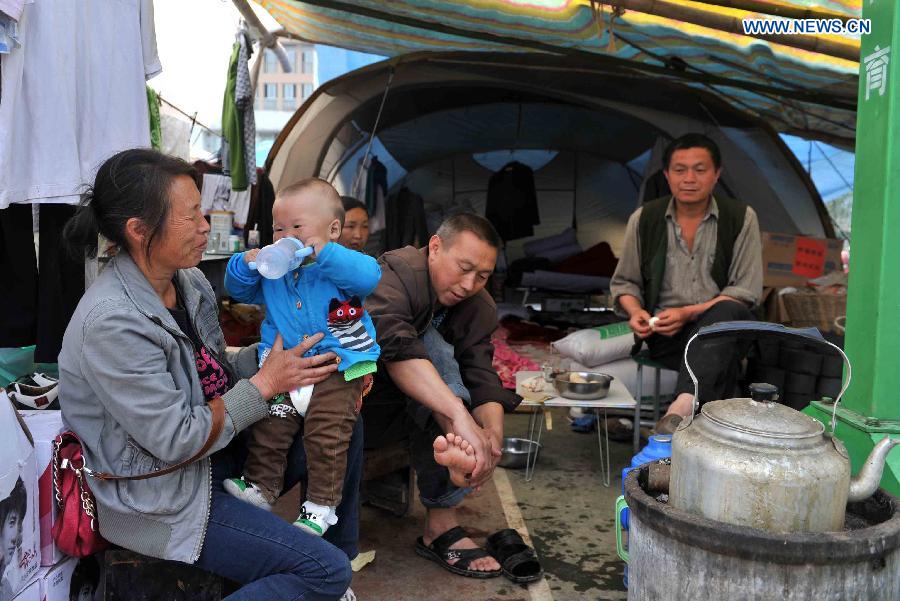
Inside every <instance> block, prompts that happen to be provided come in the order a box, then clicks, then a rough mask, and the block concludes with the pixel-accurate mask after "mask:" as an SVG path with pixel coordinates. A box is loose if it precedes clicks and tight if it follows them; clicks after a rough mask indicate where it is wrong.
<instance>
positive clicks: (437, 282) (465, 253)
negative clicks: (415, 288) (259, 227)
mask: <svg viewBox="0 0 900 601" xmlns="http://www.w3.org/2000/svg"><path fill="white" fill-rule="evenodd" d="M496 263H497V249H495V248H494V247H492V246H491V245H490V244H488V243H487V242H485V241H484V240H482V239H480V238H479V237H478V236H476V235H475V234H473V233H472V232H465V231H464V232H460V233H459V234H457V235H456V236H455V237H454V239H453V243H452V244H450V245H447V244H446V243H445V242H444V241H443V240H441V238H439V237H438V236H432V237H431V240H430V241H429V242H428V274H429V276H430V277H431V286H432V287H433V288H434V291H435V293H437V297H438V302H439V303H441V304H442V305H443V306H445V307H452V306H453V305H455V304H457V303H458V302H460V301H463V300H465V299H467V298H469V297H470V296H472V295H474V294H475V293H477V292H478V291H479V290H481V289H482V288H484V285H485V284H487V281H488V278H489V277H490V276H491V273H493V272H494V265H496Z"/></svg>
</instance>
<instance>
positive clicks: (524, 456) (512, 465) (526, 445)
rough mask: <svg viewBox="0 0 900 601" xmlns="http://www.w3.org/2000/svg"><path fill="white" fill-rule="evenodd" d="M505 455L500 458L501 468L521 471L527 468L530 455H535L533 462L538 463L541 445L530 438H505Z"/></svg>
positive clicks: (503, 450)
mask: <svg viewBox="0 0 900 601" xmlns="http://www.w3.org/2000/svg"><path fill="white" fill-rule="evenodd" d="M502 452H503V454H502V455H501V456H500V462H499V463H498V464H497V465H499V466H500V467H505V468H509V469H514V470H520V469H522V468H525V467H527V464H528V455H529V454H531V455H533V456H532V458H531V461H532V462H535V463H536V462H537V458H538V455H539V454H540V452H541V445H540V444H539V443H537V442H535V441H533V440H529V439H528V438H504V439H503V449H502Z"/></svg>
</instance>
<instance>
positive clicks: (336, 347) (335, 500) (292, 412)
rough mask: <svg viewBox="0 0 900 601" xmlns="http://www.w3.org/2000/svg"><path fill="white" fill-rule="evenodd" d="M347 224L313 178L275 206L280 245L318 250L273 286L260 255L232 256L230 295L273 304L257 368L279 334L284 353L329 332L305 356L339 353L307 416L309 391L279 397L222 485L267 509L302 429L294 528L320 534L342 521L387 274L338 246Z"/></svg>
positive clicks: (328, 189)
mask: <svg viewBox="0 0 900 601" xmlns="http://www.w3.org/2000/svg"><path fill="white" fill-rule="evenodd" d="M343 219H344V209H343V206H342V204H341V197H340V196H339V195H338V193H337V191H336V190H335V189H334V188H333V187H332V186H331V185H330V184H329V183H327V182H325V181H324V180H320V179H315V178H312V179H306V180H303V181H300V182H297V183H296V184H293V185H291V186H288V187H287V188H285V189H283V190H281V191H280V192H279V193H278V195H277V196H276V198H275V204H274V205H273V206H272V221H273V229H274V239H275V241H278V240H280V239H281V238H284V237H293V238H296V239H298V240H300V241H302V242H303V244H305V245H306V246H309V247H312V248H313V249H314V253H313V254H312V255H311V256H310V257H309V258H308V259H307V260H306V261H305V262H304V264H303V265H301V266H300V267H298V268H297V269H295V270H293V271H290V272H288V273H287V274H286V275H285V276H284V277H282V278H281V279H277V280H269V279H265V278H263V277H261V276H260V274H259V273H258V272H257V271H256V270H254V269H251V267H250V263H251V262H252V261H254V260H255V259H256V254H257V252H258V251H255V250H253V251H248V252H245V253H241V254H237V255H234V256H233V257H231V260H229V262H228V269H227V271H226V275H225V287H226V288H227V289H228V292H229V294H230V295H231V297H232V298H233V299H235V300H236V301H238V302H244V303H255V304H265V306H266V318H265V320H264V321H263V324H262V331H261V337H262V340H261V342H260V345H259V361H260V365H262V363H263V361H265V359H266V357H267V356H268V353H269V351H270V350H271V348H272V346H273V345H274V344H275V341H276V337H277V336H278V335H280V336H281V337H282V339H283V344H284V348H292V347H294V346H296V345H297V344H298V343H299V342H300V341H302V340H303V339H304V338H306V337H307V336H308V335H310V334H313V333H315V332H323V333H324V334H325V337H324V338H323V339H322V341H321V342H319V344H317V345H316V346H314V347H313V348H311V349H310V350H309V351H308V352H307V353H306V355H307V356H313V355H318V354H321V353H326V352H329V351H330V352H334V353H335V354H336V355H337V359H336V361H337V362H338V371H336V372H335V373H334V374H332V375H331V376H330V377H329V378H328V379H327V380H325V381H324V382H321V383H319V384H316V385H315V388H313V389H312V396H311V397H306V398H309V404H308V408H306V409H305V419H304V415H302V413H301V412H303V409H304V405H303V402H302V400H301V399H302V398H303V397H304V394H305V393H306V394H308V392H309V391H308V390H304V389H301V390H299V391H293V392H292V393H291V395H290V396H288V395H280V396H279V397H276V398H275V399H272V402H271V405H270V409H269V416H268V417H267V418H266V419H264V420H261V421H259V422H257V423H256V424H255V425H254V426H253V429H252V432H251V439H250V443H249V454H248V457H247V461H246V463H245V464H244V473H243V476H242V477H240V478H231V479H229V480H226V481H225V489H226V490H227V491H228V492H229V493H231V494H232V495H234V496H236V497H238V498H240V499H243V500H245V501H248V502H250V503H253V504H254V505H257V506H259V507H263V508H265V509H270V508H271V506H272V504H273V503H274V502H275V500H276V499H277V498H278V495H279V494H280V492H281V489H282V486H283V484H284V471H285V467H286V465H287V453H288V450H289V449H290V447H291V444H292V443H293V441H294V438H295V437H296V436H297V434H298V433H299V432H300V430H301V428H302V429H303V445H304V447H305V449H306V456H307V463H308V466H309V483H308V486H307V494H306V502H305V503H304V504H303V506H302V507H301V509H300V515H299V516H298V518H297V520H296V521H295V522H294V525H296V526H298V527H300V528H302V529H304V530H306V531H308V532H310V533H312V534H315V535H318V536H321V535H322V534H324V533H325V531H326V530H327V529H328V527H329V526H332V525H334V524H336V523H337V519H338V518H337V515H336V514H335V508H336V507H337V505H338V504H339V503H340V500H341V488H342V486H343V482H344V472H345V470H346V466H347V448H348V445H349V443H350V435H351V432H352V431H353V426H354V424H355V422H356V412H355V408H356V403H357V401H358V400H359V399H360V397H361V395H362V391H363V380H364V377H365V376H366V375H368V374H371V373H373V372H374V371H375V364H376V361H377V359H378V355H379V352H380V349H379V347H378V345H377V344H376V342H375V327H374V326H373V325H372V321H371V319H369V316H368V314H367V313H366V312H365V311H364V309H363V301H364V300H365V296H366V295H368V294H369V293H370V292H372V290H374V289H375V286H377V285H378V280H379V279H380V278H381V268H380V267H379V266H378V262H377V261H376V260H375V259H374V258H372V257H369V256H366V255H363V254H362V253H359V252H356V251H353V250H349V249H347V248H345V247H343V246H341V245H339V244H337V242H336V241H337V239H338V238H339V237H340V235H341V226H342V223H343ZM292 398H293V399H295V401H294V402H292ZM296 405H299V406H300V411H298V409H297V407H296Z"/></svg>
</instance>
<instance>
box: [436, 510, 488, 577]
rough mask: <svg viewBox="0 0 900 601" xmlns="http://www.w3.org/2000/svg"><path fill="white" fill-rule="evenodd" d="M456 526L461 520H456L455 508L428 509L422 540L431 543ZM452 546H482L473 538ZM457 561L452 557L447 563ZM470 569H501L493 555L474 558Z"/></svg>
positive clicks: (458, 547) (460, 547) (458, 548)
mask: <svg viewBox="0 0 900 601" xmlns="http://www.w3.org/2000/svg"><path fill="white" fill-rule="evenodd" d="M455 526H459V522H458V521H457V520H456V509H455V508H453V507H444V508H440V507H432V508H430V509H428V513H427V514H426V516H425V534H424V536H422V542H424V543H425V544H426V545H430V544H431V543H432V541H434V539H436V538H437V537H439V536H440V535H442V534H443V533H445V532H447V531H448V530H450V529H451V528H453V527H455ZM450 548H451V549H457V550H460V551H462V550H464V549H478V548H480V547H479V546H478V545H476V544H475V541H473V540H472V539H471V538H462V539H460V540H458V541H456V542H455V543H453V544H452V545H450ZM457 561H459V560H458V559H452V560H449V561H448V562H447V563H449V564H450V565H453V564H454V563H456V562H457ZM469 569H470V570H479V571H482V572H493V571H495V570H499V569H500V564H499V563H497V560H496V559H494V558H493V557H490V556H488V557H481V558H479V559H475V560H473V561H472V563H470V564H469Z"/></svg>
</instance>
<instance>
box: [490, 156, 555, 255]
mask: <svg viewBox="0 0 900 601" xmlns="http://www.w3.org/2000/svg"><path fill="white" fill-rule="evenodd" d="M484 216H485V217H486V218H487V219H488V220H489V221H490V222H491V223H492V224H493V225H494V227H495V228H496V229H497V233H499V234H500V237H501V238H503V240H504V241H509V240H516V239H518V238H527V237H529V236H533V235H534V226H535V225H538V224H540V222H541V218H540V215H539V214H538V204H537V192H536V191H535V187H534V172H533V171H532V170H531V168H530V167H528V166H527V165H523V164H522V163H519V162H517V161H513V162H512V163H509V164H508V165H506V166H504V167H503V168H502V169H500V171H498V172H497V173H495V174H493V175H492V176H491V179H490V181H489V183H488V193H487V204H486V206H485V210H484Z"/></svg>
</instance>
